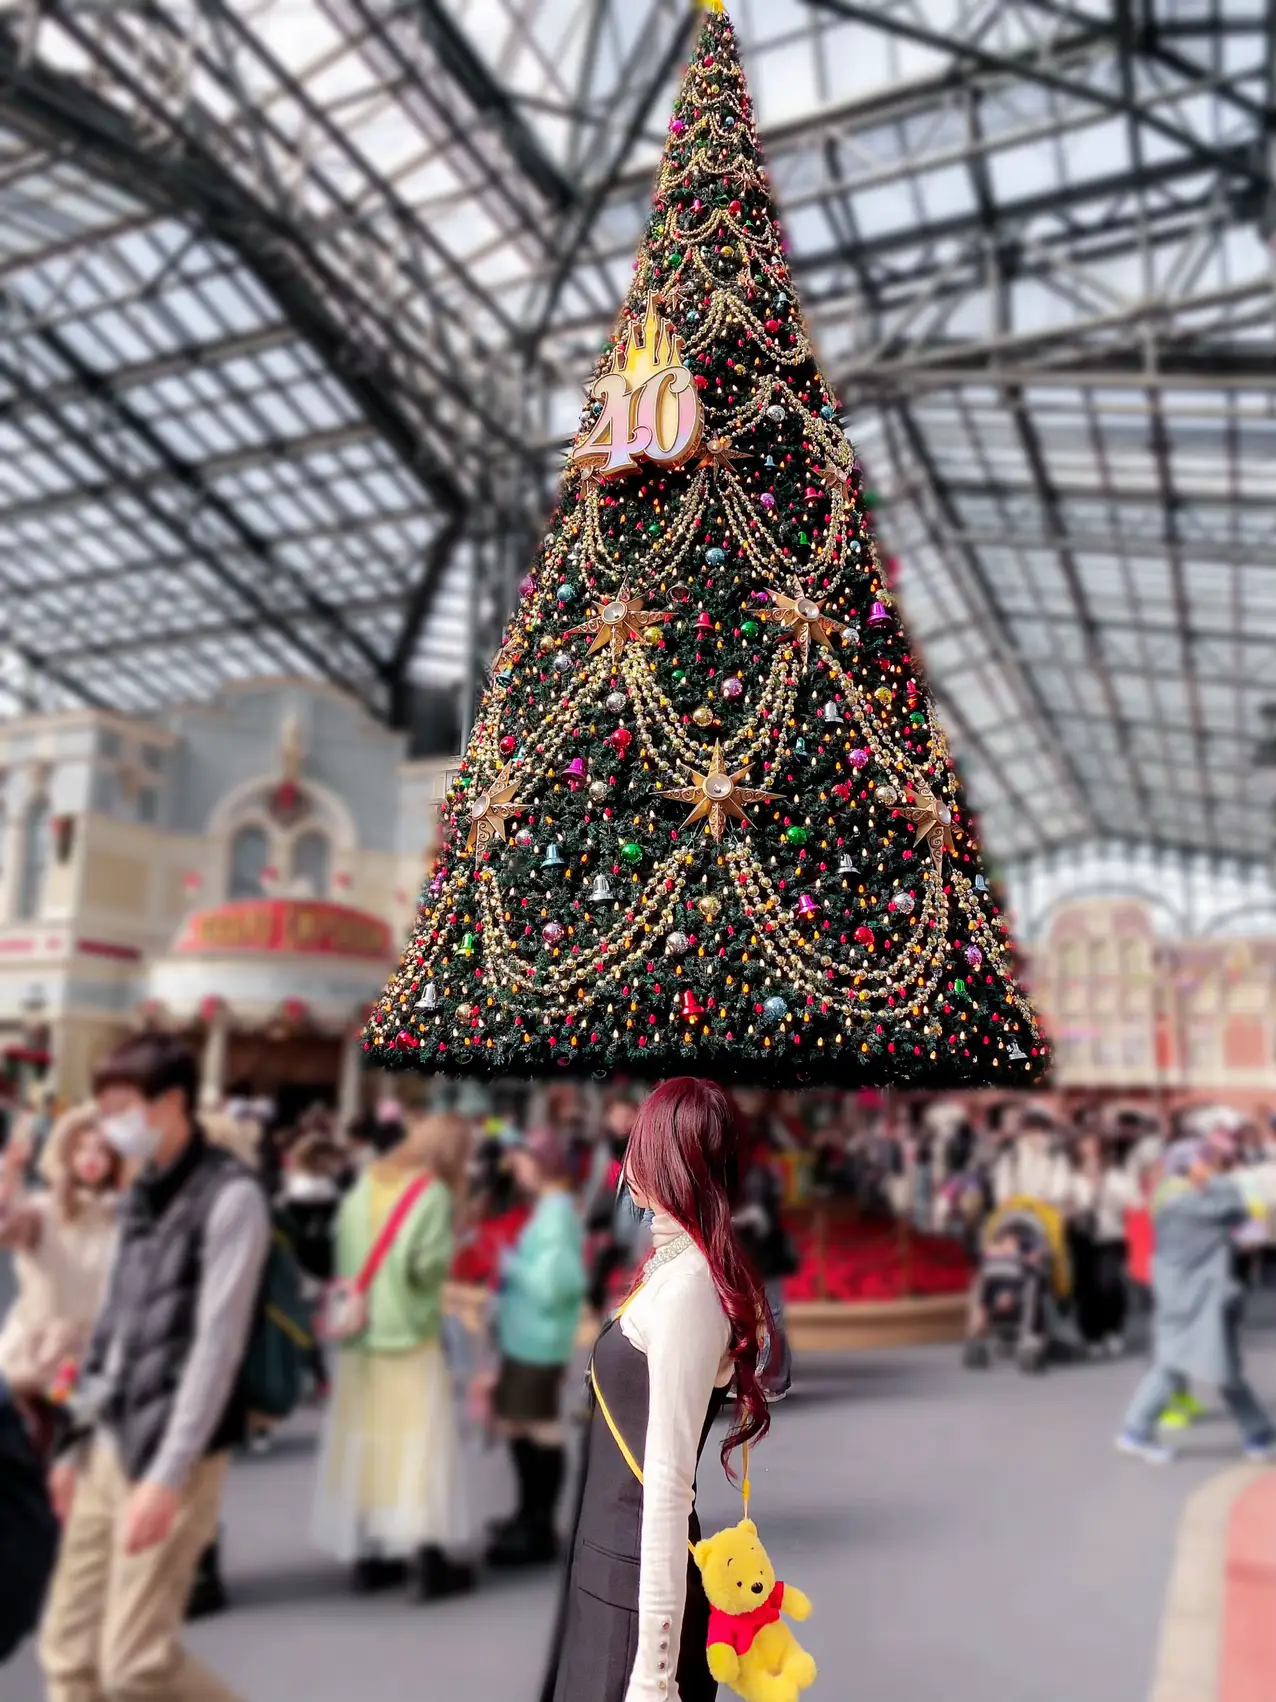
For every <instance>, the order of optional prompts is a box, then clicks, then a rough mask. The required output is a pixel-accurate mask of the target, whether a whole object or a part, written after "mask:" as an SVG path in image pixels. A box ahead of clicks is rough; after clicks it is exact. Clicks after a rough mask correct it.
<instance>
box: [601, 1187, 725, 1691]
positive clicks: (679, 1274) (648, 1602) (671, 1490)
mask: <svg viewBox="0 0 1276 1702" xmlns="http://www.w3.org/2000/svg"><path fill="white" fill-rule="evenodd" d="M681 1233H682V1230H681V1228H680V1226H679V1225H678V1224H677V1223H675V1222H674V1221H673V1219H672V1218H670V1217H667V1216H665V1215H663V1214H661V1213H657V1215H656V1221H655V1224H654V1226H653V1231H652V1243H653V1247H654V1249H655V1250H656V1251H657V1252H658V1251H659V1250H660V1248H661V1247H663V1246H667V1245H668V1244H669V1243H670V1242H671V1241H673V1240H674V1239H675V1238H676V1237H677V1236H679V1235H680V1234H681ZM620 1328H621V1329H622V1330H623V1331H624V1334H625V1338H626V1340H627V1341H629V1342H630V1343H632V1345H633V1346H634V1347H636V1348H637V1349H638V1351H639V1352H640V1353H642V1354H645V1355H646V1359H647V1381H648V1388H649V1400H648V1408H647V1438H646V1444H645V1447H644V1450H643V1497H642V1545H641V1549H640V1561H639V1574H638V1651H637V1655H636V1656H635V1659H634V1668H633V1672H632V1674H631V1676H630V1680H629V1688H628V1690H627V1691H626V1693H625V1702H676V1699H677V1696H678V1682H677V1678H676V1676H675V1675H676V1673H677V1668H678V1649H679V1646H680V1644H681V1640H682V1617H683V1611H684V1609H685V1607H686V1601H687V1521H688V1520H689V1518H690V1516H691V1506H692V1498H693V1494H694V1486H695V1477H696V1459H697V1455H698V1452H699V1448H700V1435H701V1432H702V1430H703V1429H704V1421H705V1414H706V1413H707V1412H708V1410H709V1402H710V1400H711V1399H712V1397H713V1391H714V1389H715V1388H724V1387H725V1386H726V1384H727V1383H728V1382H729V1381H730V1379H731V1360H730V1356H729V1354H728V1351H727V1350H728V1348H729V1346H730V1341H731V1330H730V1325H729V1324H728V1322H727V1317H726V1314H725V1312H724V1311H723V1310H722V1304H721V1302H720V1301H719V1299H718V1294H717V1290H716V1289H715V1288H714V1286H713V1278H712V1276H711V1275H710V1272H709V1266H708V1263H707V1261H706V1260H705V1257H704V1255H703V1253H701V1252H700V1250H699V1248H698V1247H695V1246H689V1247H687V1248H686V1249H685V1250H684V1251H683V1252H681V1253H679V1254H677V1255H676V1256H675V1257H674V1258H672V1259H670V1260H669V1261H668V1262H667V1263H666V1264H663V1265H660V1266H658V1267H657V1268H656V1269H655V1270H654V1271H653V1272H652V1273H651V1276H650V1277H649V1278H648V1279H647V1282H646V1283H645V1285H644V1286H643V1288H642V1289H641V1290H640V1291H639V1293H638V1295H637V1296H636V1297H635V1299H634V1300H633V1301H632V1302H631V1304H630V1305H629V1307H628V1309H627V1310H626V1312H625V1313H624V1315H623V1317H622V1318H621V1320H620Z"/></svg>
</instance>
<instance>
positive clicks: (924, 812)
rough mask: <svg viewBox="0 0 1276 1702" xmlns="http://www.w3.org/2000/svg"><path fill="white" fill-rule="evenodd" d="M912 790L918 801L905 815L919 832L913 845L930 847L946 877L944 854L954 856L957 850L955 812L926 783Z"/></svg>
mask: <svg viewBox="0 0 1276 1702" xmlns="http://www.w3.org/2000/svg"><path fill="white" fill-rule="evenodd" d="M908 790H909V792H910V793H911V795H912V797H913V800H914V801H913V803H911V804H910V805H908V806H907V808H906V809H905V810H904V814H905V815H906V816H907V817H908V818H909V820H910V821H911V822H912V824H913V826H914V827H915V828H916V829H917V838H916V839H915V840H914V841H913V844H914V845H915V846H917V845H921V844H922V843H923V842H924V843H925V844H927V845H929V847H930V854H931V858H932V860H933V862H934V864H935V868H936V870H937V872H938V873H939V874H941V875H942V874H943V872H944V852H945V851H948V852H950V853H951V852H953V851H956V849H957V846H956V844H955V842H954V840H953V827H952V822H953V812H952V811H951V810H950V809H949V808H948V805H947V804H945V803H944V802H943V801H942V800H941V799H939V798H937V797H936V796H935V794H934V793H933V792H932V791H931V789H930V787H929V786H927V785H925V784H924V783H922V782H919V781H914V782H913V783H912V784H911V785H910V786H909V788H908Z"/></svg>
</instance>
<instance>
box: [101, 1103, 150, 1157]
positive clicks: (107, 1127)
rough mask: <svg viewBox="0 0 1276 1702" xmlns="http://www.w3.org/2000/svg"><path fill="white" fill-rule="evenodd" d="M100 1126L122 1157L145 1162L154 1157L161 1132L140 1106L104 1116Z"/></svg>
mask: <svg viewBox="0 0 1276 1702" xmlns="http://www.w3.org/2000/svg"><path fill="white" fill-rule="evenodd" d="M99 1126H100V1128H101V1130H102V1139H103V1140H104V1141H105V1142H106V1143H107V1145H108V1146H110V1147H112V1148H114V1150H115V1151H116V1152H118V1153H119V1155H120V1157H121V1158H128V1159H140V1160H141V1161H142V1163H144V1164H145V1163H146V1162H147V1161H148V1160H150V1159H152V1158H154V1156H155V1149H156V1148H157V1147H158V1146H159V1143H160V1132H159V1130H158V1129H153V1128H152V1127H151V1125H150V1124H149V1123H148V1122H147V1120H146V1113H145V1111H143V1110H142V1108H141V1107H140V1106H138V1105H135V1106H133V1107H132V1108H131V1109H130V1110H128V1111H121V1112H119V1113H118V1114H117V1115H116V1116H114V1117H103V1119H102V1121H101V1124H100V1125H99Z"/></svg>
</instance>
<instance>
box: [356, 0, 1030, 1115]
mask: <svg viewBox="0 0 1276 1702" xmlns="http://www.w3.org/2000/svg"><path fill="white" fill-rule="evenodd" d="M653 301H655V302H656V303H658V305H659V310H660V312H661V313H662V314H663V315H664V316H666V317H667V319H668V321H669V322H670V324H671V326H672V327H673V329H674V330H675V331H676V334H677V336H678V338H679V340H680V344H681V350H682V358H683V359H684V360H685V362H686V365H687V367H688V368H689V370H690V371H691V373H692V374H693V376H694V382H695V384H696V386H697V389H698V390H699V393H700V398H701V403H702V406H703V411H704V443H703V450H702V453H701V454H700V455H699V458H698V460H692V461H690V462H689V463H688V464H687V465H686V466H684V467H681V468H672V467H670V468H663V467H657V466H655V465H647V466H640V467H638V468H637V469H635V470H631V471H629V472H627V473H626V474H624V475H623V476H613V477H605V476H601V475H600V472H599V469H598V468H597V467H595V466H586V467H584V468H583V469H582V468H580V467H576V466H572V465H571V464H569V467H568V471H567V473H566V474H565V476H564V481H563V492H562V500H561V506H560V508H559V511H558V512H557V514H556V515H555V517H554V520H553V522H552V525H551V527H550V529H549V532H548V535H547V537H546V539H545V542H544V545H543V547H542V549H541V550H540V552H539V554H538V559H537V562H536V564H535V566H534V569H533V571H532V573H531V574H530V575H529V577H528V578H527V579H526V580H525V581H524V582H523V586H522V587H521V589H522V592H523V600H522V603H521V605H520V607H519V609H518V611H517V613H516V615H515V617H514V619H513V621H512V622H511V625H510V627H509V629H508V631H507V633H506V636H505V640H504V643H503V645H502V648H501V652H500V654H499V655H498V657H497V658H496V661H495V663H494V665H493V674H492V680H491V683H490V686H489V688H488V690H487V693H486V695H485V697H484V700H483V703H482V706H481V709H480V713H479V716H478V720H477V724H476V726H475V730H474V733H473V736H472V738H471V740H470V744H469V748H468V750H467V751H466V754H465V757H464V760H463V762H462V764H461V768H460V771H459V774H458V776H457V779H456V781H455V783H454V785H453V786H452V788H451V790H450V792H449V795H448V797H447V799H446V802H445V805H444V811H443V816H444V839H443V850H442V853H441V855H440V858H439V862H438V865H437V867H436V869H435V870H434V871H433V878H432V879H431V881H430V882H429V884H428V886H427V888H426V891H425V894H424V896H423V899H422V903H421V906H420V910H419V912H418V916H417V921H416V924H415V927H414V930H413V934H412V937H411V939H410V941H409V944H408V947H407V950H406V952H405V954H404V957H403V960H402V963H401V964H400V967H399V969H398V971H397V972H396V974H395V975H394V977H393V978H392V980H391V982H390V984H389V986H388V988H387V989H386V992H385V994H384V995H383V997H382V998H381V999H380V1000H379V1001H378V1003H377V1005H376V1006H375V1007H374V1009H373V1012H372V1014H371V1017H370V1020H369V1023H368V1027H367V1031H366V1034H365V1050H366V1051H367V1052H368V1053H369V1054H370V1055H371V1057H370V1061H371V1062H373V1063H375V1064H376V1065H378V1066H379V1067H381V1068H389V1069H394V1068H416V1069H421V1070H427V1071H441V1072H444V1073H447V1074H467V1073H469V1074H476V1075H481V1076H493V1075H500V1074H520V1075H544V1074H550V1073H554V1074H557V1073H560V1072H561V1071H564V1070H566V1071H572V1072H576V1073H587V1074H596V1075H599V1076H604V1075H607V1074H610V1073H612V1072H614V1071H625V1072H628V1073H638V1074H645V1075H651V1076H656V1075H668V1074H672V1073H678V1072H683V1071H687V1070H694V1071H696V1072H697V1073H700V1074H704V1075H714V1076H717V1077H719V1078H721V1079H724V1080H728V1081H731V1080H735V1081H743V1082H756V1083H759V1084H762V1083H767V1082H776V1083H783V1084H795V1083H808V1084H816V1083H820V1082H838V1083H848V1084H856V1085H859V1084H869V1083H883V1082H897V1083H901V1084H918V1085H923V1084H924V1085H973V1084H977V1083H995V1082H1001V1083H1005V1084H1006V1085H1008V1086H1009V1085H1026V1084H1027V1083H1030V1082H1032V1081H1035V1080H1038V1079H1040V1078H1041V1076H1042V1075H1043V1074H1044V1072H1045V1070H1046V1067H1047V1064H1048V1051H1047V1047H1046V1045H1045V1042H1044V1040H1043V1038H1042V1035H1041V1033H1040V1030H1039V1027H1038V1024H1037V1020H1036V1017H1035V1015H1034V1013H1033V1010H1032V1008H1031V1006H1030V1004H1029V1003H1028V1000H1027V999H1026V998H1025V996H1024V995H1023V993H1022V992H1021V991H1020V990H1019V988H1018V986H1017V985H1016V982H1015V969H1014V963H1013V948H1012V946H1011V942H1010V940H1009V938H1008V935H1007V931H1006V927H1005V924H1004V922H1003V920H1002V919H1001V917H1000V915H999V914H998V912H997V909H996V907H995V905H994V904H993V902H992V899H991V896H990V895H989V893H988V891H987V887H986V882H985V880H984V878H983V873H982V869H981V864H980V859H979V851H978V846H977V843H976V839H975V835H974V830H973V824H972V821H971V819H970V816H969V813H968V812H967V811H966V809H965V808H964V806H963V804H962V800H961V792H960V786H959V783H958V779H957V776H956V774H955V772H954V769H953V766H952V761H951V757H950V755H949V751H948V746H947V743H946V741H945V738H944V735H943V731H942V729H941V728H940V726H939V724H938V721H937V719H936V718H935V715H934V711H933V707H932V704H931V701H930V697H929V694H928V692H927V689H926V686H925V681H924V678H923V673H922V668H921V664H920V662H919V660H918V659H917V657H916V656H915V655H914V654H913V653H912V652H911V651H910V649H909V645H908V641H907V638H906V636H905V634H904V633H903V631H902V628H901V626H900V622H899V619H898V614H897V612H896V604H895V599H894V596H893V591H892V585H893V564H892V563H889V562H887V563H884V562H883V560H882V558H881V556H880V554H879V550H878V545H877V542H876V539H875V536H874V529H873V523H872V511H873V506H874V502H873V496H872V492H871V491H870V490H868V489H867V488H866V485H865V481H864V477H863V472H862V469H861V467H860V464H859V462H858V460H857V459H856V458H855V456H854V453H853V452H852V451H851V449H850V448H849V446H848V445H847V443H846V440H845V438H844V436H843V434H842V431H841V428H840V425H839V423H838V413H839V411H838V408H837V405H836V403H835V401H834V399H833V397H832V396H831V394H830V392H829V391H828V389H827V386H826V385H825V382H824V380H823V377H822V375H821V373H820V370H819V367H818V364H817V362H816V359H815V353H814V350H813V348H812V345H811V342H810V339H809V337H808V335H807V332H806V329H805V327H804V324H803V321H802V315H801V311H800V308H799V306H798V303H797V299H796V295H795V293H794V290H793V285H792V281H791V278H790V276H789V271H788V267H787V264H786V262H785V259H784V253H783V247H782V242H781V234H780V226H779V222H778V220H777V219H776V216H775V212H774V208H773V206H772V203H771V198H770V192H769V188H768V185H767V181H766V177H765V174H764V171H763V168H762V165H761V159H760V152H759V147H758V140H757V134H756V129H755V125H754V119H753V111H752V106H751V103H750V99H749V95H748V91H747V88H746V86H745V81H744V76H743V72H742V70H741V68H740V64H739V57H738V52H737V47H736V42H735V37H734V33H733V31H732V28H731V25H730V23H729V21H728V20H727V18H726V17H725V16H724V15H722V14H720V13H711V14H710V15H709V16H708V17H707V18H706V20H705V24H704V27H703V30H702V33H701V37H700V41H699V44H698V47H697V51H696V54H695V57H694V59H693V60H692V63H691V65H690V66H689V67H688V70H687V73H686V76H685V78H684V81H683V85H682V89H681V92H680V94H679V97H678V101H677V104H676V107H675V111H674V117H673V120H672V123H671V126H670V135H669V139H668V143H667V146H666V150H665V154H664V159H663V162H662V165H661V170H660V176H659V180H658V182H657V186H656V191H655V198H654V203H653V207H652V213H651V217H650V222H649V226H648V231H647V237H646V240H645V241H644V243H643V245H642V247H641V249H640V251H639V255H638V260H637V264H636V267H635V274H634V280H633V285H632V288H631V291H630V294H629V297H628V299H627V302H626V305H625V308H624V310H623V311H622V313H621V316H620V319H619V321H618V323H617V326H616V330H615V333H614V335H613V337H612V338H611V340H610V341H609V343H608V345H607V347H606V349H605V350H604V351H603V353H602V355H601V356H600V358H599V362H598V365H597V367H596V369H595V375H594V377H595V380H597V378H598V377H599V375H600V374H602V373H603V372H605V371H606V370H609V369H610V368H611V365H612V362H613V358H614V355H615V351H616V350H617V349H618V348H622V347H624V346H625V341H626V338H627V337H628V336H629V335H630V334H631V328H632V327H633V326H635V325H637V324H639V323H640V322H641V321H642V320H643V319H644V317H645V316H648V315H649V314H650V311H651V303H652V302H653ZM598 407H599V404H597V403H595V402H593V401H589V400H587V402H586V404H585V407H584V409H583V410H582V415H581V420H580V427H579V431H578V434H577V439H576V442H577V444H578V445H579V444H580V443H582V442H584V441H585V439H586V438H587V437H588V436H589V434H590V433H592V432H593V431H594V430H595V426H596V423H597V418H598V412H597V410H598ZM764 498H765V499H766V500H765V501H764V500H763V499H764ZM699 800H703V802H702V803H700V802H697V801H699ZM688 802H693V803H697V808H696V809H695V810H693V812H692V817H691V818H688V814H687V804H688ZM485 812H486V813H485ZM506 829H508V831H506ZM516 830H517V831H516ZM427 991H428V995H429V996H428V998H426V997H425V996H424V995H425V993H426V992H427Z"/></svg>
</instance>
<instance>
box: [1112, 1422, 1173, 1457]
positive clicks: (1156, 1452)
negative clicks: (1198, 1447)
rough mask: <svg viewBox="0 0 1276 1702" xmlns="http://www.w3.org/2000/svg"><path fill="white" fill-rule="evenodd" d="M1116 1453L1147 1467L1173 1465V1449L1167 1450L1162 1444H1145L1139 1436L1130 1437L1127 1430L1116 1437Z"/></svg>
mask: <svg viewBox="0 0 1276 1702" xmlns="http://www.w3.org/2000/svg"><path fill="white" fill-rule="evenodd" d="M1116 1451H1117V1453H1118V1454H1129V1455H1130V1456H1131V1457H1132V1458H1134V1459H1136V1460H1142V1461H1143V1462H1144V1464H1145V1465H1149V1466H1169V1465H1173V1463H1174V1450H1173V1448H1167V1447H1166V1446H1165V1444H1164V1443H1163V1442H1145V1441H1144V1439H1143V1438H1142V1437H1141V1436H1131V1435H1130V1433H1129V1431H1128V1430H1123V1431H1122V1432H1121V1434H1120V1435H1119V1436H1118V1437H1117V1439H1116Z"/></svg>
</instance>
